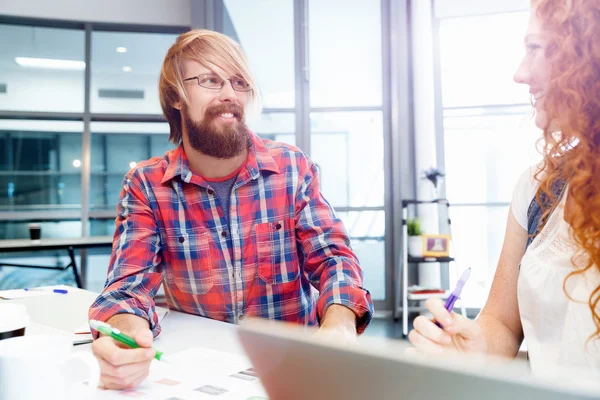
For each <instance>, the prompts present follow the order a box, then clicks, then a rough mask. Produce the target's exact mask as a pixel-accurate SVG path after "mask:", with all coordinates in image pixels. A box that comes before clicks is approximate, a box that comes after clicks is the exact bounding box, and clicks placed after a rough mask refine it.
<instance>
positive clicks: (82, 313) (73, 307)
mask: <svg viewBox="0 0 600 400" xmlns="http://www.w3.org/2000/svg"><path fill="white" fill-rule="evenodd" d="M68 289H69V293H68V294H56V295H48V296H39V297H31V298H26V299H15V300H2V299H0V302H2V301H10V302H14V303H21V304H25V306H26V307H27V312H28V313H29V316H30V318H31V320H32V321H33V322H35V323H37V324H42V325H46V326H50V327H52V328H57V329H62V330H65V331H67V332H73V331H74V330H75V329H77V328H78V327H80V326H81V325H83V324H84V323H85V322H86V321H87V318H88V310H89V308H90V306H91V305H92V303H93V302H94V300H95V299H96V297H97V296H98V294H97V293H93V292H90V291H87V290H83V289H76V288H71V287H69V288H68ZM161 326H162V332H161V334H160V335H159V336H158V337H157V338H156V339H155V343H156V347H157V348H158V349H160V350H161V351H163V352H165V353H166V354H169V353H170V354H172V353H176V352H179V351H182V350H185V349H189V348H192V347H206V348H210V349H214V350H219V351H227V352H230V353H237V354H243V350H242V348H241V346H240V344H239V341H238V338H237V335H236V329H237V327H236V326H235V325H232V324H227V323H225V322H220V321H215V320H212V319H207V318H203V317H198V316H196V315H190V314H184V313H181V312H177V311H169V313H168V314H167V315H166V317H165V318H164V319H163V321H162V323H161ZM75 349H76V351H88V352H91V345H90V344H87V345H80V346H75Z"/></svg>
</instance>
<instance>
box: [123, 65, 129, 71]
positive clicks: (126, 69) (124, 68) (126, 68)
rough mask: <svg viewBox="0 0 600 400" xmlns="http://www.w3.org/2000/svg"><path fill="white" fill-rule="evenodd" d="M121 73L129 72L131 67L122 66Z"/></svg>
mask: <svg viewBox="0 0 600 400" xmlns="http://www.w3.org/2000/svg"><path fill="white" fill-rule="evenodd" d="M123 72H131V67H128V66H124V67H123Z"/></svg>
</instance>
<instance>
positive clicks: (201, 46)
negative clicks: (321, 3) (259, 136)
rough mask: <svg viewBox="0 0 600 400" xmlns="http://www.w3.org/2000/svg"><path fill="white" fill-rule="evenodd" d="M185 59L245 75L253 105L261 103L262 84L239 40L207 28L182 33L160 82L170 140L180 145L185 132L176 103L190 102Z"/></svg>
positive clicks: (166, 61) (166, 57)
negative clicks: (182, 130)
mask: <svg viewBox="0 0 600 400" xmlns="http://www.w3.org/2000/svg"><path fill="white" fill-rule="evenodd" d="M184 59H189V60H194V61H198V62H199V63H200V64H202V65H203V66H204V67H206V68H210V64H213V65H217V66H219V67H220V68H222V69H224V70H226V71H230V72H232V73H234V74H236V75H238V76H239V77H240V78H244V79H245V80H246V82H248V83H249V84H250V87H251V88H252V90H251V91H250V92H248V95H249V104H251V105H253V106H256V107H258V106H259V104H260V95H259V92H258V86H257V84H256V80H255V79H254V77H253V76H252V74H251V73H250V68H249V67H248V60H247V58H246V55H245V54H244V51H243V50H242V47H241V46H240V45H239V43H237V42H235V41H234V40H232V39H230V38H229V37H227V36H225V35H223V34H221V33H218V32H214V31H210V30H207V29H194V30H191V31H188V32H185V33H182V34H181V35H179V37H178V38H177V40H176V41H175V43H174V44H173V45H172V46H171V48H170V49H169V51H168V52H167V55H166V56H165V61H164V62H163V65H162V69H161V71H160V79H159V82H158V92H159V96H160V105H161V107H162V110H163V114H164V115H165V118H166V119H167V121H168V122H169V127H170V132H171V133H170V135H169V141H171V142H173V143H175V144H179V143H180V142H181V134H182V133H181V112H180V110H178V109H176V108H175V107H174V106H173V105H174V104H175V103H176V102H178V101H180V100H181V101H182V102H183V103H184V104H188V103H189V99H188V96H187V93H186V91H185V88H184V86H183V79H185V78H184V76H183V63H182V60H184ZM186 78H189V77H186Z"/></svg>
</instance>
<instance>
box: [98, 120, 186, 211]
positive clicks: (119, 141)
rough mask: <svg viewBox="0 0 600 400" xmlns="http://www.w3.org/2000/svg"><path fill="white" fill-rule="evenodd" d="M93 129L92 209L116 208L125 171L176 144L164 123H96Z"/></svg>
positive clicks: (160, 154)
mask: <svg viewBox="0 0 600 400" xmlns="http://www.w3.org/2000/svg"><path fill="white" fill-rule="evenodd" d="M92 132H93V133H92V165H91V182H90V208H91V209H105V210H113V211H114V210H116V207H117V202H118V201H119V195H120V193H121V189H122V188H123V178H124V177H125V174H126V173H127V172H128V171H129V170H130V169H131V168H133V167H135V166H136V164H137V163H138V162H140V161H144V160H148V159H150V158H152V157H156V156H163V155H164V154H165V153H166V152H167V151H169V150H171V149H173V148H174V147H175V145H173V144H171V143H169V142H168V139H169V125H168V124H166V123H121V122H96V123H93V124H92ZM113 218H114V217H113Z"/></svg>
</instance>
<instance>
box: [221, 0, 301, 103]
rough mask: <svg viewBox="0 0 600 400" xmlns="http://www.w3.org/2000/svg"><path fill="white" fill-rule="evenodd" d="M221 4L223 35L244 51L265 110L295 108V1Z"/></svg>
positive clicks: (240, 0) (229, 1)
mask: <svg viewBox="0 0 600 400" xmlns="http://www.w3.org/2000/svg"><path fill="white" fill-rule="evenodd" d="M224 4H225V10H224V12H223V21H222V23H223V33H224V34H226V35H228V36H230V37H232V38H233V39H235V40H236V41H237V42H239V43H240V44H241V45H242V47H243V48H244V51H245V52H246V55H247V56H248V60H249V62H250V68H251V69H252V72H253V73H254V75H255V76H256V79H257V81H258V85H259V86H260V92H261V96H262V98H263V99H262V100H263V103H264V104H263V105H264V107H265V108H289V107H294V103H295V90H294V88H295V80H294V2H293V1H292V0H259V1H246V0H225V1H224ZM275 56H276V57H277V61H276V62H275V61H274V57H275Z"/></svg>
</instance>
